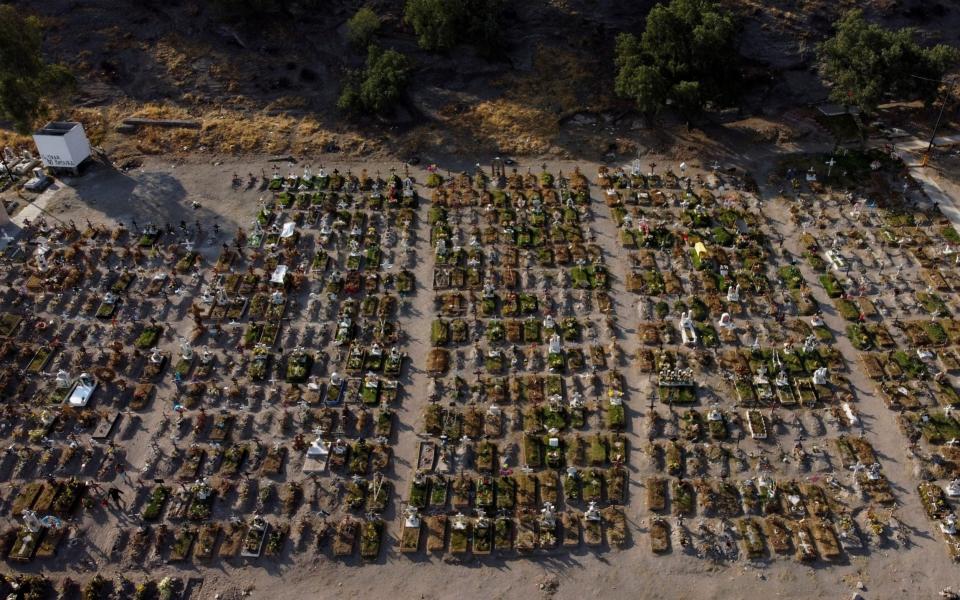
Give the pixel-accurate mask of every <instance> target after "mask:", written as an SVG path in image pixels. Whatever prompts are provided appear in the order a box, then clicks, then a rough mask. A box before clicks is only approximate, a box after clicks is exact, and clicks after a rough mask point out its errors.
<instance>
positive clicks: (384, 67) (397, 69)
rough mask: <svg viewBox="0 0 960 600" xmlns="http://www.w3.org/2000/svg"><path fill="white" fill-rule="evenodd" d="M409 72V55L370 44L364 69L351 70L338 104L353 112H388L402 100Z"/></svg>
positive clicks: (342, 108) (341, 107)
mask: <svg viewBox="0 0 960 600" xmlns="http://www.w3.org/2000/svg"><path fill="white" fill-rule="evenodd" d="M409 74H410V61H409V60H408V59H407V57H406V56H404V55H403V54H400V53H399V52H397V51H396V50H383V49H382V48H380V47H379V46H377V45H375V44H370V47H369V48H368V49H367V62H366V64H365V65H364V68H363V70H362V71H361V72H351V73H348V74H347V77H346V79H345V81H344V85H343V88H342V90H341V91H340V97H339V99H338V100H337V106H338V107H339V108H340V109H341V110H345V111H349V112H365V113H385V112H387V111H388V110H389V109H391V108H393V107H394V106H395V105H396V104H397V102H399V100H400V98H401V96H402V95H403V92H404V91H405V90H406V88H407V82H408V79H409Z"/></svg>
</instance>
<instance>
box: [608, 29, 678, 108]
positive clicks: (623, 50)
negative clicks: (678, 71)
mask: <svg viewBox="0 0 960 600" xmlns="http://www.w3.org/2000/svg"><path fill="white" fill-rule="evenodd" d="M635 44H638V40H637V38H636V37H635V36H632V35H629V34H620V35H619V36H618V37H617V67H618V68H617V78H616V81H615V82H614V90H615V91H616V93H617V94H619V95H620V96H622V97H624V98H630V99H631V100H633V101H634V102H635V103H636V105H637V109H638V110H639V111H640V112H641V113H643V116H644V119H645V120H646V121H647V126H648V127H649V126H651V125H652V124H653V116H654V115H656V114H657V113H659V112H660V110H661V108H663V106H664V99H665V98H666V97H667V95H668V94H669V93H670V84H669V83H668V82H667V80H666V79H665V78H664V77H663V75H661V74H660V70H659V69H658V68H656V67H654V66H651V65H645V64H642V63H640V62H637V61H636V60H635V58H636V57H638V56H639V55H640V54H639V52H634V51H633V48H632V46H633V45H635Z"/></svg>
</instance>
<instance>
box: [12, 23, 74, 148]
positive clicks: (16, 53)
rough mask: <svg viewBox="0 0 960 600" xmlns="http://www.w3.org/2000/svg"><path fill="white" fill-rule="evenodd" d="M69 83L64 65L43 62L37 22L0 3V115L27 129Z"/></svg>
mask: <svg viewBox="0 0 960 600" xmlns="http://www.w3.org/2000/svg"><path fill="white" fill-rule="evenodd" d="M72 84H73V77H72V76H71V75H70V72H69V71H68V70H67V69H66V68H65V67H63V66H61V65H50V64H47V63H45V62H44V60H43V55H42V54H41V33H40V22H39V21H38V20H37V19H36V18H35V17H23V16H22V15H21V14H20V13H19V12H18V11H17V9H16V8H14V7H12V6H6V5H4V6H0V114H2V115H3V117H4V118H6V119H10V120H11V121H13V123H14V126H15V127H16V129H17V130H18V131H20V132H22V133H25V132H28V131H30V130H31V129H32V128H33V126H34V124H35V122H36V121H37V119H39V118H40V117H41V116H42V115H43V114H44V112H45V110H46V103H45V101H46V100H49V99H53V98H59V97H62V96H63V95H65V94H66V93H67V92H69V91H70V90H71V89H72Z"/></svg>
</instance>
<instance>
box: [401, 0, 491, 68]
mask: <svg viewBox="0 0 960 600" xmlns="http://www.w3.org/2000/svg"><path fill="white" fill-rule="evenodd" d="M503 7H504V3H503V0H407V3H406V6H405V7H404V11H403V19H404V21H406V22H407V24H409V25H410V26H411V27H413V31H414V33H416V34H417V44H419V45H420V47H421V48H423V49H424V50H430V51H433V52H446V51H448V50H451V49H452V48H454V47H455V46H457V45H458V44H460V43H466V44H470V45H471V46H473V47H474V48H476V49H477V51H478V52H479V53H480V54H482V55H485V56H493V55H496V54H497V53H498V52H499V51H500V47H501V44H502V42H503V37H502V35H501V33H500V32H501V29H502V23H501V20H502V14H503Z"/></svg>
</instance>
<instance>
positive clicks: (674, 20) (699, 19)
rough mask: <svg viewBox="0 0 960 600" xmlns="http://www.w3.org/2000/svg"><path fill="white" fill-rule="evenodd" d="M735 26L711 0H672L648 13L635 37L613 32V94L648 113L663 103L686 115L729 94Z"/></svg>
mask: <svg viewBox="0 0 960 600" xmlns="http://www.w3.org/2000/svg"><path fill="white" fill-rule="evenodd" d="M738 46H739V29H738V26H737V23H736V21H735V20H734V18H733V16H732V15H731V14H730V13H729V12H727V11H725V10H724V9H722V8H721V7H720V6H718V5H717V4H716V2H714V1H713V0H671V2H670V3H669V4H666V5H664V4H658V5H657V6H655V7H654V8H653V9H652V10H651V11H650V13H649V14H648V15H647V20H646V29H645V30H644V32H643V35H642V36H640V37H639V38H638V37H637V36H635V35H633V34H629V33H623V34H620V35H619V36H618V37H617V45H616V55H615V62H616V66H617V76H616V82H615V89H616V92H617V94H619V95H620V96H623V97H625V98H630V99H632V100H634V101H635V102H636V103H637V108H638V109H639V110H640V111H641V112H643V113H644V115H646V116H647V118H648V119H649V118H650V117H652V115H654V114H656V113H657V112H659V111H661V110H662V109H663V108H665V107H666V106H668V105H671V104H672V105H673V106H674V107H675V108H676V109H677V110H678V112H680V114H682V115H683V116H684V117H686V118H687V119H688V121H689V119H690V118H692V117H693V116H695V115H696V114H697V113H698V112H700V111H701V110H702V109H703V107H704V106H706V104H708V103H711V102H712V103H722V102H727V101H730V100H731V99H733V98H734V97H735V95H736V92H737V84H738V81H739V66H740V54H739V52H738V50H737V48H738Z"/></svg>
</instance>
